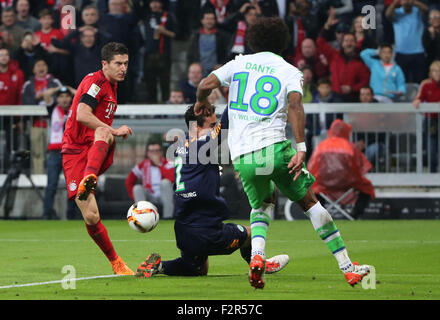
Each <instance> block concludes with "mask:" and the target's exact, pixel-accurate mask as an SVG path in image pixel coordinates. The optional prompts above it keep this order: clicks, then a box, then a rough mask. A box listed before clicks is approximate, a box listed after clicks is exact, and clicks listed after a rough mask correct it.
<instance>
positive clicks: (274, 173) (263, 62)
mask: <svg viewBox="0 0 440 320" xmlns="http://www.w3.org/2000/svg"><path fill="white" fill-rule="evenodd" d="M288 36H289V31H288V28H287V26H286V25H285V24H284V22H283V21H282V20H281V19H280V18H279V17H274V18H260V19H258V21H257V23H255V24H254V25H252V26H251V27H249V29H248V30H246V38H247V40H248V44H249V46H250V47H251V49H252V50H253V51H254V52H256V53H255V54H249V55H240V56H237V57H236V58H235V60H232V61H230V62H228V63H226V64H225V65H224V66H222V67H220V68H219V69H217V70H215V71H213V72H212V73H211V74H210V75H209V76H208V77H207V78H205V79H203V81H202V82H201V83H200V84H199V86H198V90H197V102H196V104H195V113H196V114H201V113H204V114H207V115H209V114H212V108H211V105H210V103H209V102H208V99H207V97H208V96H209V94H210V93H211V91H212V90H213V89H215V88H218V87H220V86H226V87H229V97H228V98H229V101H228V108H229V135H228V144H229V149H230V152H231V158H232V161H233V165H234V168H235V170H237V171H238V172H239V174H240V178H241V180H242V182H243V187H244V190H245V192H246V194H247V196H248V198H249V202H250V205H251V207H252V211H251V213H250V224H251V234H252V236H251V245H252V253H251V262H250V268H249V282H250V284H251V286H252V287H254V288H260V289H262V288H263V287H264V284H265V281H264V278H263V275H264V272H265V269H266V268H267V261H266V257H265V256H266V254H265V245H266V235H267V229H268V227H269V223H270V217H271V216H272V214H273V210H274V206H273V203H272V199H273V198H274V197H273V191H274V183H275V184H276V185H277V187H278V188H279V190H280V191H281V192H282V193H283V194H284V195H285V196H287V197H288V198H289V199H290V200H292V201H295V202H297V203H298V204H299V205H300V206H301V208H302V209H303V210H304V212H305V214H306V215H307V216H308V217H309V218H310V220H311V222H312V225H313V227H314V229H315V230H316V232H317V233H318V235H319V236H320V237H321V239H322V240H323V241H324V242H325V243H326V245H327V246H328V248H329V249H330V252H331V253H332V254H333V255H334V257H335V258H336V260H337V262H338V264H339V268H340V269H341V271H342V272H343V273H344V274H345V278H346V280H347V282H348V283H349V284H350V285H352V286H353V285H355V284H357V283H359V282H360V281H361V280H362V278H363V277H364V276H365V275H367V274H368V272H369V270H370V266H368V265H361V266H359V265H357V264H356V263H352V262H351V260H350V258H349V256H348V253H347V249H346V248H345V245H344V242H343V240H342V237H341V235H340V233H339V231H338V228H337V227H336V225H335V223H334V222H333V219H332V217H331V216H330V214H329V213H328V212H327V210H326V209H325V208H324V207H323V206H322V205H321V204H320V203H319V202H318V200H317V199H316V196H315V194H314V193H313V191H312V190H311V188H310V186H311V185H312V184H313V182H314V181H315V178H314V177H313V176H312V175H311V174H310V173H309V172H308V171H307V170H306V167H305V164H304V161H305V157H306V145H305V142H304V141H305V139H304V136H305V134H304V124H305V117H304V108H303V105H302V83H303V77H302V73H301V72H300V71H299V70H298V69H297V68H295V67H294V66H292V65H290V64H289V63H287V62H286V61H284V59H283V58H282V57H281V56H279V55H280V54H281V53H282V52H283V51H284V49H285V48H286V47H287V42H288ZM287 121H289V123H290V124H291V126H292V129H293V133H294V136H295V139H296V142H297V149H298V150H297V151H296V150H294V149H293V148H292V146H291V142H290V141H289V140H287V139H286V134H285V128H286V124H287Z"/></svg>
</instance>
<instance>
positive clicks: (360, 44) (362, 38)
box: [350, 16, 377, 52]
mask: <svg viewBox="0 0 440 320" xmlns="http://www.w3.org/2000/svg"><path fill="white" fill-rule="evenodd" d="M363 19H364V16H357V17H356V18H355V19H354V20H353V24H352V26H351V30H350V32H352V33H353V34H354V35H355V36H356V43H357V49H358V51H359V52H361V51H362V50H365V49H368V48H377V44H376V40H375V39H374V37H373V35H372V34H371V29H364V27H363V26H362V20H363Z"/></svg>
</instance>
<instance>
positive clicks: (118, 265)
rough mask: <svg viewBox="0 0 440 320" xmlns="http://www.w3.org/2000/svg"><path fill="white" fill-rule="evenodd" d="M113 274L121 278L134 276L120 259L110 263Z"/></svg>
mask: <svg viewBox="0 0 440 320" xmlns="http://www.w3.org/2000/svg"><path fill="white" fill-rule="evenodd" d="M110 263H111V264H112V268H113V271H114V273H115V274H118V275H122V276H134V272H133V271H132V270H131V269H130V268H129V267H128V266H127V264H126V263H125V262H124V260H122V258H121V257H119V256H118V257H117V258H116V259H115V260H113V261H111V262H110Z"/></svg>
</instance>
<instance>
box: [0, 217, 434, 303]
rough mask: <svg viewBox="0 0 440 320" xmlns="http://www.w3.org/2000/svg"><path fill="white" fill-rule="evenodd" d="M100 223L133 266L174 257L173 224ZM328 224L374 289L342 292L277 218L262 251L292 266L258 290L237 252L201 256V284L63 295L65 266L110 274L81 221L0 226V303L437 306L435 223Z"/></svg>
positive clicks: (110, 282)
mask: <svg viewBox="0 0 440 320" xmlns="http://www.w3.org/2000/svg"><path fill="white" fill-rule="evenodd" d="M103 222H104V224H105V225H106V227H107V229H108V232H109V234H110V238H111V239H112V241H113V244H114V246H115V248H116V251H117V252H118V254H119V255H120V256H122V257H123V259H124V260H125V261H126V262H127V263H128V265H129V266H130V267H131V268H133V269H136V267H137V266H138V265H139V263H140V262H141V261H142V260H143V259H145V257H146V256H147V255H148V254H149V253H151V252H159V253H160V254H161V255H162V258H163V259H165V260H166V259H174V258H175V257H177V256H178V254H179V251H178V249H177V248H176V245H175V241H174V231H173V222H172V221H161V222H160V223H159V225H158V227H157V228H156V229H155V230H154V231H153V232H151V233H147V234H140V233H135V232H134V231H132V230H131V229H130V228H129V227H128V225H127V223H126V221H124V220H121V221H115V220H107V221H103ZM235 222H238V223H242V224H246V222H245V221H235ZM336 224H337V225H338V227H339V230H340V231H341V234H342V237H343V239H344V241H345V244H346V246H347V248H348V252H349V254H350V257H351V259H352V260H353V261H359V262H360V263H367V264H371V265H374V267H375V281H374V284H373V283H372V282H373V280H374V279H373V276H372V277H371V278H370V279H369V281H368V283H367V282H366V283H365V284H367V286H365V288H364V287H363V286H362V285H358V286H356V287H355V288H352V287H351V286H349V285H348V284H347V283H346V282H345V279H344V276H343V275H342V273H341V272H340V271H339V269H338V266H337V263H336V261H335V260H334V258H333V256H332V255H331V254H330V253H329V251H328V249H327V247H326V245H325V244H324V243H323V242H322V241H321V240H320V239H319V238H318V236H317V234H316V233H315V231H314V230H313V228H312V226H311V224H310V222H309V221H306V220H302V221H294V222H287V221H279V220H276V221H273V222H272V224H271V226H270V228H269V233H268V242H267V254H268V256H272V255H276V254H280V253H287V254H289V256H290V257H291V260H290V263H289V264H288V266H287V267H286V268H285V269H284V270H282V271H281V272H279V273H277V274H273V275H268V276H267V278H266V286H265V288H264V290H254V289H253V288H251V286H250V285H249V283H248V279H247V272H248V268H247V265H246V263H245V262H244V261H243V260H242V258H241V256H240V254H239V252H238V251H237V252H235V253H234V254H232V255H230V256H214V257H210V258H209V262H210V269H209V275H208V276H205V277H168V276H164V275H158V276H155V277H153V278H151V279H136V278H134V277H114V278H98V279H89V280H81V281H76V282H75V289H64V288H63V286H62V283H60V280H62V279H63V278H64V277H66V276H72V275H73V274H72V272H71V271H72V269H68V271H67V273H63V272H62V270H63V267H64V266H73V268H74V270H75V274H74V275H75V276H76V278H82V277H93V276H102V275H111V274H112V270H111V267H110V264H109V263H108V261H107V259H106V258H105V256H104V255H103V254H102V253H101V252H100V250H99V248H98V247H97V246H96V245H95V244H94V242H93V241H92V240H91V239H90V237H89V236H88V234H87V231H86V229H85V227H84V222H82V221H0V287H2V288H0V299H1V300H5V299H62V300H65V299H67V300H70V299H72V300H75V299H79V300H86V299H98V300H101V299H149V300H151V299H161V300H170V299H171V300H174V299H176V300H186V299H192V300H202V299H203V300H211V299H216V300H236V299H239V300H269V299H278V300H296V299H301V300H304V299H306V300H308V299H313V300H317V299H318V300H319V299H362V300H363V299H380V300H387V299H393V300H394V299H404V300H407V299H411V300H412V299H423V300H427V299H436V300H438V299H440V232H439V229H440V221H436V220H431V221H427V220H426V221H421V220H413V221H390V220H386V221H371V220H370V221H368V220H364V221H354V222H349V221H341V220H338V221H336ZM57 280H58V282H56V283H52V284H40V285H36V286H26V287H9V288H5V287H7V286H11V285H19V284H30V283H44V282H48V281H57ZM67 284H72V283H71V282H67ZM373 285H375V288H371V286H373ZM367 287H370V288H369V289H367Z"/></svg>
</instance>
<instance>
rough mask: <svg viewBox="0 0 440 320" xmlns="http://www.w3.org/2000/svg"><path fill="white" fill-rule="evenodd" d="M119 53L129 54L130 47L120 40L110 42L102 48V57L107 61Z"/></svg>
mask: <svg viewBox="0 0 440 320" xmlns="http://www.w3.org/2000/svg"><path fill="white" fill-rule="evenodd" d="M117 54H121V55H122V54H128V48H127V47H126V46H125V45H124V44H122V43H119V42H109V43H107V44H106V45H105V46H103V47H102V49H101V59H102V60H105V61H107V62H110V61H112V59H113V57H114V56H115V55H117Z"/></svg>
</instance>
